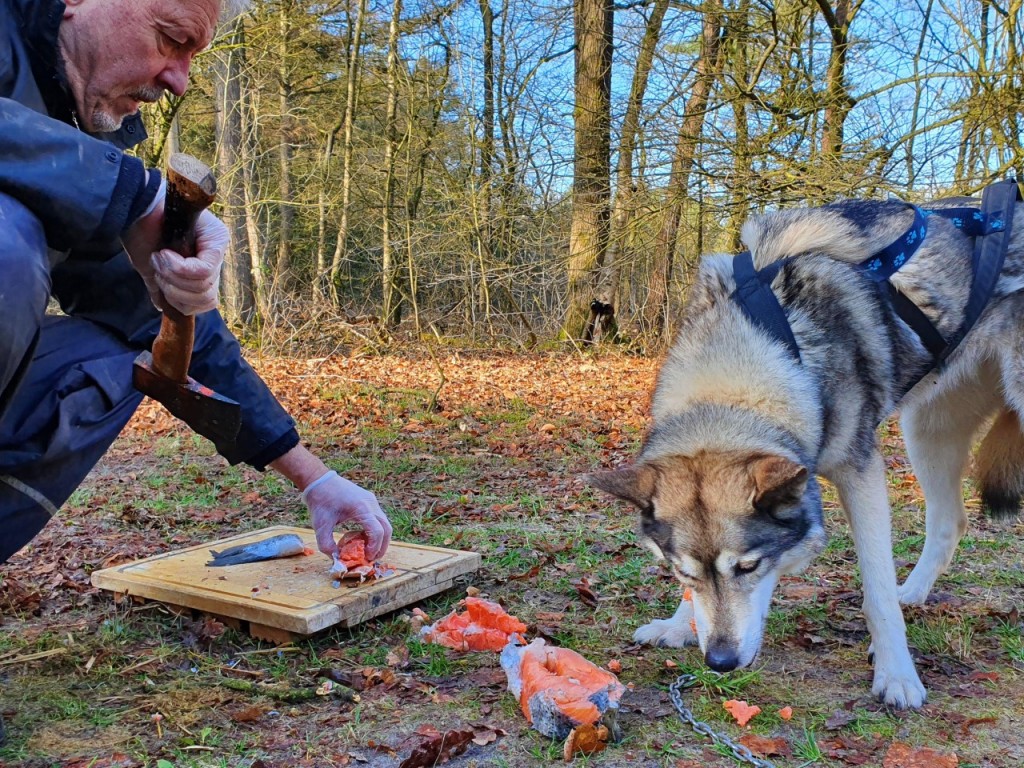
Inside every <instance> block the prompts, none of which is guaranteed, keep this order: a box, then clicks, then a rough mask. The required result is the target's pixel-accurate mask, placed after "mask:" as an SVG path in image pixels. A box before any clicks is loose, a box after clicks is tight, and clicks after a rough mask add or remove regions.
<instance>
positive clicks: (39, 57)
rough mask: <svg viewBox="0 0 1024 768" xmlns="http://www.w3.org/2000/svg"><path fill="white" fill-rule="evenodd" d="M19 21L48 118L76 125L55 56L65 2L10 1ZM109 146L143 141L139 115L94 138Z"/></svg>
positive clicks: (143, 136)
mask: <svg viewBox="0 0 1024 768" xmlns="http://www.w3.org/2000/svg"><path fill="white" fill-rule="evenodd" d="M10 2H11V4H12V5H13V6H14V11H15V14H16V16H17V20H18V29H19V31H20V32H21V35H22V39H23V40H24V41H25V45H26V47H27V48H28V50H29V55H30V57H31V59H32V74H33V76H34V78H35V81H36V84H37V85H38V86H39V91H40V93H41V94H42V96H43V101H45V102H46V109H47V112H48V113H49V114H50V116H51V117H55V118H57V119H58V120H62V121H64V122H66V123H72V124H76V119H75V116H74V115H75V105H74V99H72V97H71V94H70V93H69V92H68V89H67V85H66V83H65V80H64V75H63V72H62V68H61V67H60V65H59V62H58V56H57V32H58V30H59V29H60V24H61V21H62V20H63V19H64V9H65V8H66V7H67V6H66V3H64V0H10ZM95 135H96V137H97V138H101V139H104V140H106V141H109V142H111V143H112V144H114V145H116V146H118V147H120V148H122V149H128V148H130V147H134V146H135V145H136V144H138V143H140V142H141V141H143V140H144V139H145V138H146V135H147V134H146V129H145V127H144V126H143V124H142V116H141V114H140V113H139V112H136V113H135V114H134V115H130V116H129V117H126V118H125V119H124V122H123V123H122V124H121V127H120V128H119V129H118V130H117V131H113V132H111V133H100V134H95Z"/></svg>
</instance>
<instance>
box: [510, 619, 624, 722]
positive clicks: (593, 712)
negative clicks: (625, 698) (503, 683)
mask: <svg viewBox="0 0 1024 768" xmlns="http://www.w3.org/2000/svg"><path fill="white" fill-rule="evenodd" d="M501 666H502V667H503V668H504V670H505V675H506V677H507V678H508V689H509V690H510V691H511V692H512V693H513V694H514V695H515V696H517V697H518V698H519V706H520V708H521V709H522V710H523V714H524V715H526V719H527V720H528V721H529V722H530V724H531V725H533V727H534V728H535V729H536V730H538V731H540V732H541V733H543V734H544V735H545V736H548V737H550V738H553V739H564V738H566V737H567V736H568V735H569V732H570V731H572V729H573V728H576V727H577V726H580V725H596V724H597V723H598V721H601V720H606V721H611V722H612V724H613V726H614V717H615V714H616V713H617V711H618V708H619V699H621V698H622V694H623V693H624V692H625V690H626V688H625V686H624V685H622V683H620V682H619V679H618V678H617V677H616V676H615V675H613V674H612V673H611V672H608V671H606V670H603V669H601V668H600V667H598V666H597V665H596V664H593V663H591V662H590V661H587V659H585V658H583V657H582V656H580V655H579V654H578V653H576V652H575V651H571V650H569V649H568V648H555V647H550V646H548V645H547V644H546V643H545V642H544V641H543V640H542V639H539V638H538V639H537V640H534V641H533V642H532V643H530V644H529V645H526V646H519V645H515V644H513V643H510V644H509V645H507V646H505V650H503V651H502V652H501ZM613 730H614V727H613Z"/></svg>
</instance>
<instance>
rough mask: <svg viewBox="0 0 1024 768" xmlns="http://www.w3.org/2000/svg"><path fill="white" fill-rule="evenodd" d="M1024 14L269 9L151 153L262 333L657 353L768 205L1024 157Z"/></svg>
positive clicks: (254, 10) (155, 126)
mask: <svg viewBox="0 0 1024 768" xmlns="http://www.w3.org/2000/svg"><path fill="white" fill-rule="evenodd" d="M1022 21H1024V12H1022V0H1002V1H1000V0H885V1H884V2H865V1H864V0H838V1H837V2H826V0H778V1H777V2H769V1H768V0H703V2H682V1H680V0H638V1H637V2H625V1H624V2H623V4H617V3H614V2H612V1H611V0H574V2H572V3H570V2H566V1H564V0H475V1H473V0H337V1H334V0H332V1H331V2H312V1H311V0H254V2H252V4H251V5H250V7H249V9H248V11H247V12H246V13H244V14H243V15H241V16H239V17H238V18H237V19H236V20H235V21H233V22H231V23H230V24H227V25H226V26H225V27H224V29H223V30H222V34H221V36H220V37H219V38H218V39H217V40H216V41H215V44H214V45H213V46H212V48H211V49H210V50H209V51H207V52H205V53H204V54H203V55H202V56H201V57H199V59H198V60H197V62H196V65H195V66H194V68H193V83H192V87H191V89H190V90H189V92H188V93H187V94H186V95H185V97H184V98H182V99H173V100H169V101H163V102H161V103H159V104H157V105H154V108H153V109H152V110H151V114H150V115H148V124H149V126H150V130H151V134H152V138H151V140H150V141H149V142H147V143H146V144H145V145H143V154H145V155H146V159H147V160H148V161H149V162H151V163H153V164H160V163H161V161H162V159H163V158H164V157H165V153H166V152H168V151H173V150H178V149H180V150H182V151H187V152H190V153H192V154H195V155H197V156H199V157H201V158H203V159H205V160H207V161H208V162H210V163H211V165H213V166H214V167H215V168H216V171H217V175H218V179H219V184H220V190H221V191H220V199H219V203H218V213H219V214H220V215H221V216H222V217H223V218H224V219H225V221H226V222H227V223H228V225H229V227H230V228H231V232H232V245H231V252H230V256H229V259H228V265H227V268H226V273H225V278H226V279H225V281H224V310H225V312H226V314H227V316H228V317H229V319H230V320H231V322H232V323H233V324H235V325H236V326H237V327H239V328H240V329H241V331H242V335H243V336H245V337H247V339H248V340H249V341H250V342H255V343H266V342H276V343H278V344H283V345H284V346H285V347H287V346H288V345H290V344H293V343H302V344H307V345H308V344H309V343H310V342H313V343H315V344H319V345H321V346H328V347H329V346H330V345H333V344H336V343H337V339H338V335H337V334H334V333H333V332H326V331H325V330H324V329H325V328H335V329H340V330H341V331H342V332H343V335H344V334H355V335H356V336H359V337H362V338H363V339H364V340H366V341H370V342H372V343H374V344H385V345H386V344H387V342H388V340H390V339H394V338H397V337H399V336H400V335H404V337H405V338H443V337H463V338H471V339H473V340H475V341H491V342H493V341H496V340H503V341H508V340H511V341H512V342H513V343H517V344H519V345H522V346H525V347H531V346H533V345H535V344H538V343H539V344H545V343H557V342H559V341H561V342H571V343H577V344H579V343H583V344H586V343H590V342H592V341H594V340H599V339H602V338H604V339H616V340H619V341H627V342H630V343H632V344H633V345H635V346H639V347H642V348H650V349H656V348H658V347H659V346H661V345H663V344H664V342H665V340H666V339H667V338H668V337H669V336H670V334H671V330H672V328H671V318H672V317H673V312H674V309H675V308H676V307H677V306H678V304H679V302H680V301H681V299H682V298H683V297H684V296H685V291H686V285H687V281H688V276H689V274H690V271H691V270H692V268H693V266H694V264H695V261H696V259H697V257H698V255H699V254H700V253H703V252H709V251H714V250H734V249H737V248H738V247H739V245H740V243H739V228H740V226H741V224H742V222H743V221H744V219H745V218H746V217H747V216H748V215H749V214H750V213H752V212H757V211H762V210H765V209H769V208H773V207H778V206H786V205H794V204H808V203H810V204H816V203H822V202H827V201H830V200H833V199H836V198H837V197H841V196H874V197H879V196H882V197H884V196H887V195H897V196H900V197H901V198H903V199H908V200H918V199H922V198H927V197H934V196H940V195H945V194H969V193H974V192H977V191H978V190H979V189H981V188H982V187H983V186H984V185H985V184H986V183H987V182H989V181H991V180H994V179H997V178H1001V177H1003V176H1005V175H1006V174H1007V173H1008V172H1010V171H1011V170H1012V169H1014V168H1016V169H1018V170H1019V169H1021V168H1022V167H1024V149H1022V144H1021V120H1022V115H1021V113H1022V107H1024V66H1022V61H1021V58H1022V47H1024V43H1022V39H1021V38H1022ZM332 323H333V325H332ZM326 351H328V352H329V351H330V349H327V350H326Z"/></svg>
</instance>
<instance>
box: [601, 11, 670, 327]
mask: <svg viewBox="0 0 1024 768" xmlns="http://www.w3.org/2000/svg"><path fill="white" fill-rule="evenodd" d="M668 3H669V0H655V3H654V8H653V9H652V10H651V16H650V18H649V19H648V20H647V26H646V28H645V29H644V37H643V40H641V42H640V51H639V53H638V55H637V60H636V68H635V69H634V70H633V84H632V85H631V86H630V90H629V101H628V102H627V103H626V114H625V116H624V117H623V119H622V136H621V138H620V139H619V162H618V166H617V168H616V171H615V201H614V204H613V206H612V217H611V232H610V234H609V238H608V254H607V257H606V259H605V264H604V268H603V269H602V270H601V282H600V284H599V285H598V289H597V296H596V298H595V300H594V301H593V302H591V305H590V313H591V314H590V321H589V322H588V323H587V329H586V331H584V334H583V340H584V342H590V341H591V340H593V339H594V338H595V336H597V335H599V336H601V337H604V338H608V337H611V338H614V337H615V336H616V334H617V332H618V323H617V320H616V303H617V300H618V293H619V281H620V279H621V275H622V265H623V264H626V263H632V261H633V258H634V253H633V249H632V247H631V241H632V231H631V230H632V224H633V217H634V216H635V214H636V209H635V205H634V201H633V186H634V181H633V153H634V152H635V151H636V141H637V136H638V134H639V131H640V114H641V110H642V109H643V103H644V94H645V93H646V92H647V82H648V80H649V79H650V74H651V66H652V64H653V62H654V52H655V50H656V49H657V47H658V42H659V41H660V39H661V25H662V22H663V21H664V19H665V12H666V11H667V10H668Z"/></svg>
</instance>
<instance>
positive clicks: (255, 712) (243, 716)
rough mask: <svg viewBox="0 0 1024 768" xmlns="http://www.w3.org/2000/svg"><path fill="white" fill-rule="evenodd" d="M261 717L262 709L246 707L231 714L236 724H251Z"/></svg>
mask: <svg viewBox="0 0 1024 768" xmlns="http://www.w3.org/2000/svg"><path fill="white" fill-rule="evenodd" d="M261 717H263V707H246V708H245V709H239V710H237V711H235V712H232V713H231V719H232V720H234V721H235V722H236V723H252V722H255V721H256V720H259V719H260V718H261Z"/></svg>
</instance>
